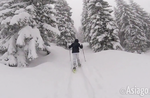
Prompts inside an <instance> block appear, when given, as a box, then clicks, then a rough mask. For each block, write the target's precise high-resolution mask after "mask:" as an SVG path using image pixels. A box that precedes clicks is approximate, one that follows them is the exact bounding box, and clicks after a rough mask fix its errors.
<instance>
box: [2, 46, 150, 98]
mask: <svg viewBox="0 0 150 98" xmlns="http://www.w3.org/2000/svg"><path fill="white" fill-rule="evenodd" d="M84 51H85V56H86V60H87V61H86V62H84V58H83V54H82V51H81V53H80V58H81V62H82V67H81V68H78V69H77V72H76V73H72V71H71V63H70V58H69V51H68V50H65V49H63V48H61V47H58V46H56V45H54V44H52V47H51V54H50V55H48V56H44V55H45V54H41V55H40V57H39V58H37V59H36V60H35V61H32V62H31V64H30V65H29V67H27V68H10V67H8V66H5V65H0V98H141V96H140V95H139V94H138V92H136V91H135V90H134V91H135V92H136V93H135V92H134V95H129V93H131V92H129V89H127V90H128V95H125V94H124V91H125V89H126V88H127V87H128V86H129V87H130V88H131V87H134V88H141V89H142V87H143V88H144V89H147V88H150V79H149V78H150V56H149V55H148V54H147V55H145V54H144V55H139V54H132V53H127V52H122V51H104V52H100V53H93V52H92V51H91V50H90V49H89V48H88V45H87V44H84ZM135 86H136V87H135ZM129 87H128V88H129ZM136 90H137V89H136ZM149 90H150V89H149ZM122 93H123V94H122ZM149 97H150V94H149V95H145V96H144V97H143V98H149Z"/></svg>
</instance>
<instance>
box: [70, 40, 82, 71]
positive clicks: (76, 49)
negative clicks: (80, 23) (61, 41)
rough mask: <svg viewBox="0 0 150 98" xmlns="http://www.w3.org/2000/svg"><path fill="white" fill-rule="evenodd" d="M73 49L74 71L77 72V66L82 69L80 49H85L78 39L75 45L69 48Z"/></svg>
mask: <svg viewBox="0 0 150 98" xmlns="http://www.w3.org/2000/svg"><path fill="white" fill-rule="evenodd" d="M70 48H72V56H73V66H74V67H73V70H76V67H77V65H78V66H79V67H80V66H81V63H80V59H79V48H81V49H82V48H83V45H82V44H80V43H79V40H78V39H75V41H74V43H72V44H71V45H70V46H69V49H70Z"/></svg>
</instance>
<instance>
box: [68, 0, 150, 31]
mask: <svg viewBox="0 0 150 98" xmlns="http://www.w3.org/2000/svg"><path fill="white" fill-rule="evenodd" d="M82 1H83V0H67V2H68V4H69V6H70V7H71V8H72V10H71V11H72V13H73V14H72V19H73V20H74V24H75V28H76V29H77V30H78V28H79V26H81V14H82V8H83V2H82ZM106 1H108V2H109V4H110V5H111V6H115V4H116V3H115V0H106ZM125 1H128V0H125ZM134 1H135V2H137V3H138V4H139V5H141V7H142V8H144V9H145V10H146V11H147V12H149V13H150V0H134Z"/></svg>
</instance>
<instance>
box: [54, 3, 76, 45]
mask: <svg viewBox="0 0 150 98" xmlns="http://www.w3.org/2000/svg"><path fill="white" fill-rule="evenodd" d="M55 9H56V12H57V15H56V19H57V23H58V29H59V31H60V32H61V34H60V36H58V41H57V44H58V45H61V46H65V47H66V48H67V43H71V42H72V41H74V39H75V29H74V23H73V20H72V19H71V15H72V13H71V11H70V10H71V8H70V7H69V5H68V3H67V2H66V0H58V1H57V3H56V6H55Z"/></svg>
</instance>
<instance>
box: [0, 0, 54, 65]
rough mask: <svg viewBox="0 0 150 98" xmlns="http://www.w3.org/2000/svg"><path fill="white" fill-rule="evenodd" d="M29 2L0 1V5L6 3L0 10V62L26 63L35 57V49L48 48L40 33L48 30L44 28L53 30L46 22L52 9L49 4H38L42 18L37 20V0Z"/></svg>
mask: <svg viewBox="0 0 150 98" xmlns="http://www.w3.org/2000/svg"><path fill="white" fill-rule="evenodd" d="M30 4H31V2H23V1H21V2H20V0H11V1H7V2H5V3H1V5H3V6H4V5H7V7H3V8H2V10H0V13H2V14H1V15H0V20H1V24H0V27H1V31H0V38H1V41H0V51H1V52H2V53H4V54H3V56H2V57H1V62H3V63H4V64H6V65H9V66H13V67H14V66H27V64H28V61H31V60H33V59H35V58H37V57H38V55H37V51H38V50H39V49H40V50H47V51H48V52H50V50H49V48H48V46H47V45H46V44H45V42H47V41H48V40H47V39H45V38H44V36H43V35H44V34H47V36H48V34H49V32H48V31H46V30H51V31H52V32H56V30H57V29H55V28H54V27H52V26H51V25H52V24H51V23H49V21H50V20H54V19H52V18H53V17H54V16H51V14H53V13H52V11H54V10H53V9H52V7H51V5H41V6H40V7H42V8H43V9H41V12H42V14H43V17H42V16H39V17H40V18H42V19H41V20H38V19H39V18H38V16H37V14H38V11H39V9H38V8H39V6H38V5H40V4H41V3H40V2H37V3H35V4H37V5H35V4H31V5H30ZM47 8H50V9H47ZM50 22H51V21H50ZM53 24H54V23H53ZM41 28H42V29H43V31H42V30H41Z"/></svg>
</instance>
